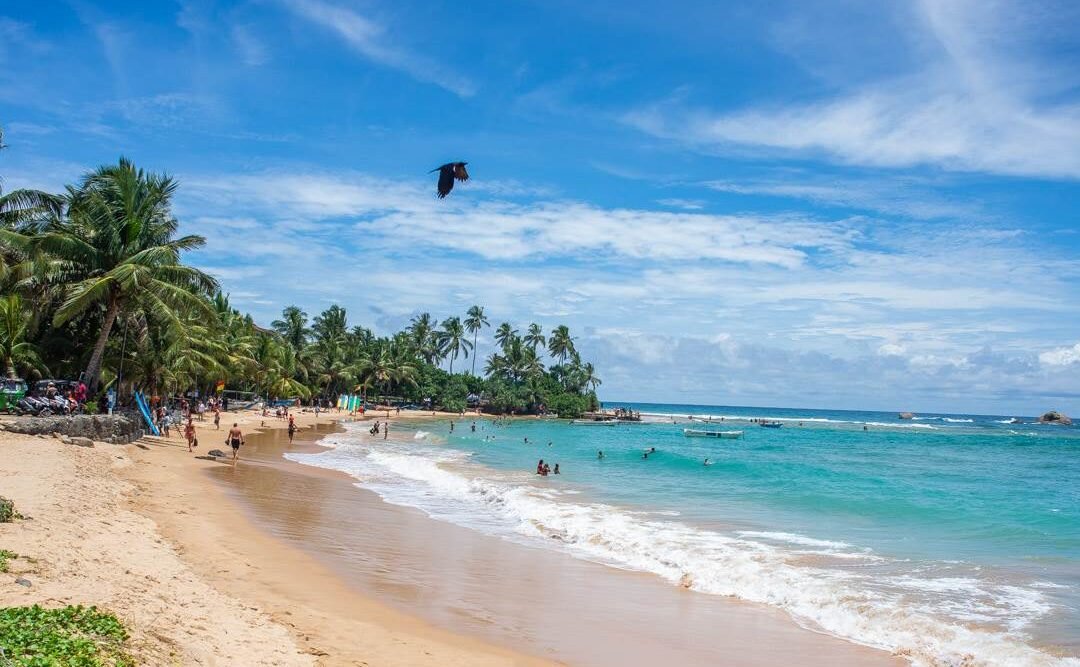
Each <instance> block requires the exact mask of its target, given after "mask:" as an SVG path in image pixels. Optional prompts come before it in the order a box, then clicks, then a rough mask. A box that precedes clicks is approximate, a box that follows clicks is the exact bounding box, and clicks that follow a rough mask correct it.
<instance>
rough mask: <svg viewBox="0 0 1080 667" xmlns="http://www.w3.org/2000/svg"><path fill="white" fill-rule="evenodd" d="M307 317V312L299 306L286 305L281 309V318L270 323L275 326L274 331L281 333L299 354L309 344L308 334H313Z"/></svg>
mask: <svg viewBox="0 0 1080 667" xmlns="http://www.w3.org/2000/svg"><path fill="white" fill-rule="evenodd" d="M307 318H308V315H307V313H305V312H304V311H303V310H301V309H300V308H299V307H298V306H286V307H285V308H284V310H282V311H281V319H280V320H274V321H273V322H271V323H270V326H272V327H274V331H276V332H278V333H279V334H281V337H282V338H284V339H285V342H286V343H288V344H289V346H290V347H292V349H293V352H295V353H296V354H299V353H300V351H301V350H303V349H304V346H306V345H307V340H308V336H310V335H311V329H309V328H308V326H307V321H308V319H307Z"/></svg>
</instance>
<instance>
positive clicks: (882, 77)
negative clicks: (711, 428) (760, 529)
mask: <svg viewBox="0 0 1080 667" xmlns="http://www.w3.org/2000/svg"><path fill="white" fill-rule="evenodd" d="M1076 25H1080V5H1077V4H1076V3H1075V2H1015V3H1011V2H995V1H990V2H986V1H983V2H969V1H962V0H956V1H938V2H929V1H928V2H911V3H896V2H872V1H867V2H855V1H853V0H838V1H836V2H775V3H768V6H767V7H766V6H765V5H760V6H758V5H745V4H744V3H703V2H681V1H678V0H674V1H669V2H666V3H664V4H663V6H657V5H656V4H655V3H641V2H626V1H621V2H603V1H595V2H569V1H563V0H546V1H544V2H526V1H522V2H509V3H508V2H471V3H431V2H418V1H412V0H404V1H402V0H398V1H397V2H388V1H385V0H370V1H368V0H364V1H361V0H351V1H350V0H252V1H247V2H231V3H230V2H213V1H211V0H207V1H196V0H192V1H190V2H167V1H162V2H152V3H143V2H127V3H125V2H100V1H99V2H91V1H79V0H71V1H70V2H52V1H49V0H35V1H33V2H30V1H26V0H14V2H11V1H10V0H9V2H6V3H4V4H3V6H0V124H2V125H3V126H4V127H5V130H6V141H7V143H8V144H9V146H10V147H9V148H8V149H7V150H5V151H4V152H3V153H2V154H0V175H2V176H3V178H4V187H5V188H8V189H10V188H15V187H26V186H28V187H40V188H45V189H52V190H56V189H58V188H60V187H61V186H62V185H63V184H64V183H68V182H72V181H74V180H75V179H77V178H78V176H79V175H80V174H82V173H83V172H85V171H86V170H88V169H90V168H92V167H94V166H96V165H98V164H102V163H106V162H113V161H115V160H116V159H117V157H119V156H120V155H126V156H128V157H130V158H132V159H134V160H135V161H136V162H137V163H138V164H139V165H141V166H143V167H145V168H148V169H153V170H162V171H168V172H169V173H171V174H173V175H174V176H176V177H177V178H178V179H179V180H180V181H181V190H180V194H179V196H178V199H177V205H176V209H177V213H178V215H179V217H180V218H181V220H182V223H183V228H184V231H185V232H192V233H200V234H203V235H205V236H206V237H207V238H208V239H209V243H208V246H207V248H206V249H205V250H203V251H200V252H199V253H197V254H195V255H192V256H191V260H192V261H193V263H195V264H197V265H199V266H201V267H203V268H205V269H208V270H210V271H212V272H213V273H214V274H215V275H217V276H219V277H220V278H221V280H222V283H223V285H224V287H225V289H226V291H228V292H229V293H230V294H231V295H232V299H233V302H234V303H235V304H236V305H237V306H238V307H240V308H243V309H245V310H249V311H250V312H252V313H253V314H254V315H255V316H256V318H257V319H258V320H259V321H261V322H263V323H267V322H269V321H270V320H271V319H273V317H274V315H276V314H277V313H278V312H279V311H280V310H281V308H282V307H283V306H285V305H287V304H290V303H298V304H301V305H303V306H304V307H305V308H306V309H307V311H308V312H309V313H312V314H315V313H316V312H318V311H319V310H322V309H323V308H325V307H327V306H328V305H330V304H331V303H340V304H342V305H344V306H346V307H347V308H348V310H349V313H350V316H351V321H352V323H355V324H364V325H367V326H370V327H372V328H374V329H375V330H377V331H379V332H388V331H392V330H394V329H396V328H398V327H401V326H402V325H403V324H405V323H406V322H407V321H408V319H409V318H410V317H411V316H412V315H414V314H415V313H417V312H420V311H423V310H428V311H431V312H432V313H433V314H434V315H436V316H437V317H440V318H442V317H445V316H448V315H452V314H460V313H462V312H463V311H464V310H465V309H466V308H467V307H468V306H470V305H472V304H473V303H479V304H482V305H485V306H486V308H487V312H488V313H489V314H490V317H491V318H492V321H493V323H495V324H497V323H498V322H501V321H503V320H509V321H511V322H513V323H514V324H515V325H517V326H518V327H519V328H524V327H525V326H527V325H528V323H529V322H532V321H537V322H540V323H541V324H543V325H544V326H545V327H547V328H550V327H553V326H555V325H557V324H563V323H565V324H567V325H569V326H570V327H571V329H572V330H573V331H574V332H575V333H576V335H577V336H578V342H577V344H578V347H579V349H580V350H581V351H582V353H583V354H584V355H585V356H586V357H587V358H589V359H591V360H593V361H594V362H595V363H596V365H597V367H598V372H599V374H600V376H601V378H602V379H603V380H604V384H603V386H602V387H601V390H602V391H601V394H602V397H604V398H607V399H611V400H615V399H621V400H634V399H636V400H658V401H670V402H696V403H720V404H755V405H795V406H804V407H848V408H870V409H884V410H900V409H910V410H922V411H976V412H995V413H1006V414H1008V413H1014V412H1015V413H1027V414H1034V413H1037V412H1041V411H1042V410H1045V409H1049V408H1057V409H1061V410H1065V411H1067V412H1068V411H1071V412H1073V413H1074V414H1075V413H1080V302H1078V299H1077V297H1078V295H1080V289H1078V287H1080V220H1078V211H1080V206H1078V205H1080V187H1078V179H1080V86H1078V84H1080V37H1078V35H1077V33H1076V31H1075V26H1076ZM456 159H463V160H468V161H469V169H470V172H471V173H472V175H473V177H474V180H472V181H470V182H469V183H468V184H466V185H464V186H459V188H458V189H456V190H455V191H454V193H453V194H452V195H451V197H450V198H448V199H446V200H443V201H438V200H436V199H434V197H433V191H434V178H433V176H429V175H427V174H426V172H427V170H429V169H431V168H432V167H435V166H437V165H439V164H441V163H443V162H446V161H450V160H456ZM485 338H486V340H484V341H482V342H481V345H480V353H481V354H482V355H484V356H486V354H487V353H488V352H489V351H490V349H491V342H490V332H489V334H488V336H487V337H485Z"/></svg>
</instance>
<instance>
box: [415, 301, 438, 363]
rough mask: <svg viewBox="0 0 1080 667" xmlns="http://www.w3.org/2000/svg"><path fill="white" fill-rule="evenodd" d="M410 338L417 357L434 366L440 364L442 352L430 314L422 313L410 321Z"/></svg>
mask: <svg viewBox="0 0 1080 667" xmlns="http://www.w3.org/2000/svg"><path fill="white" fill-rule="evenodd" d="M409 336H410V337H411V338H412V342H413V346H414V347H415V348H416V354H417V356H419V357H420V358H421V359H423V360H424V361H426V362H427V363H429V364H432V365H434V364H435V363H436V362H438V360H439V356H440V354H441V351H440V350H439V345H438V341H437V340H436V336H435V322H434V320H432V319H431V314H430V313H420V314H419V315H417V316H416V317H414V318H412V320H410V321H409Z"/></svg>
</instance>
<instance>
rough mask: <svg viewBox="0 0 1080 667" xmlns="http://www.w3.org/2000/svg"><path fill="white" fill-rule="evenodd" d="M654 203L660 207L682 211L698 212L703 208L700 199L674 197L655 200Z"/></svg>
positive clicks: (703, 204)
mask: <svg viewBox="0 0 1080 667" xmlns="http://www.w3.org/2000/svg"><path fill="white" fill-rule="evenodd" d="M656 203H657V204H660V205H661V206H667V207H668V208H681V209H682V210H684V211H700V210H701V209H703V208H705V202H703V201H701V200H700V199H679V198H677V197H674V198H669V199H657V200H656Z"/></svg>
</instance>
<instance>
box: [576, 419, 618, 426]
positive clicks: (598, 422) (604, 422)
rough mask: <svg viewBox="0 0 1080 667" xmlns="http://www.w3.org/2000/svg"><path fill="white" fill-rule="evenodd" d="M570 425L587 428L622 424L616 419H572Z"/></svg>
mask: <svg viewBox="0 0 1080 667" xmlns="http://www.w3.org/2000/svg"><path fill="white" fill-rule="evenodd" d="M570 423H571V424H581V425H585V426H615V425H616V424H618V423H620V422H619V421H618V420H615V419H571V420H570Z"/></svg>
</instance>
